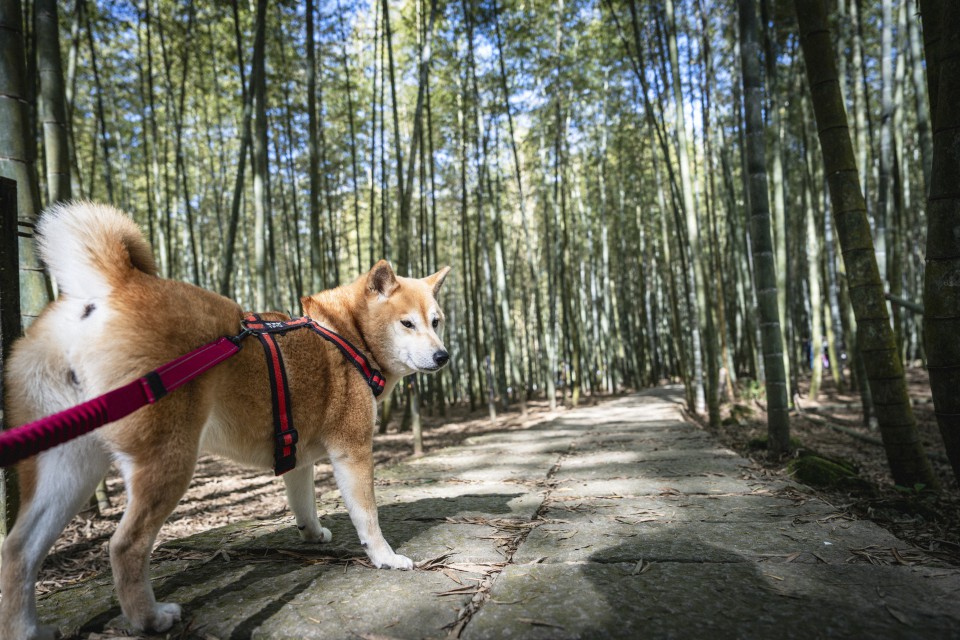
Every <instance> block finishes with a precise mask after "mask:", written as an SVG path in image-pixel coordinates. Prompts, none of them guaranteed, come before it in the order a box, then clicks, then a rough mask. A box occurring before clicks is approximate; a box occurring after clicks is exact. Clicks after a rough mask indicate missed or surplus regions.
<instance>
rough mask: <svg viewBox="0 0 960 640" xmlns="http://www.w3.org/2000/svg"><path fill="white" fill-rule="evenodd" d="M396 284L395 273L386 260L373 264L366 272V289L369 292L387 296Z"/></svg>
mask: <svg viewBox="0 0 960 640" xmlns="http://www.w3.org/2000/svg"><path fill="white" fill-rule="evenodd" d="M398 286H399V285H398V284H397V274H395V273H394V272H393V267H391V266H390V263H389V262H387V261H386V260H381V261H380V262H378V263H377V264H375V265H374V266H373V269H370V272H369V273H368V274H367V291H368V292H370V293H376V294H377V295H379V296H382V297H384V298H389V297H390V294H392V293H393V292H394V291H395V290H396V288H397V287H398Z"/></svg>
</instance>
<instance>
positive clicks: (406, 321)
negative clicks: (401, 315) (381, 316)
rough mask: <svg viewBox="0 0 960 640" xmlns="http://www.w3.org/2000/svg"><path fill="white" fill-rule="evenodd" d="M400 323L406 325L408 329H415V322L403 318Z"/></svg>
mask: <svg viewBox="0 0 960 640" xmlns="http://www.w3.org/2000/svg"><path fill="white" fill-rule="evenodd" d="M400 324H402V325H403V326H405V327H406V328H407V329H413V323H412V322H410V321H409V320H401V321H400Z"/></svg>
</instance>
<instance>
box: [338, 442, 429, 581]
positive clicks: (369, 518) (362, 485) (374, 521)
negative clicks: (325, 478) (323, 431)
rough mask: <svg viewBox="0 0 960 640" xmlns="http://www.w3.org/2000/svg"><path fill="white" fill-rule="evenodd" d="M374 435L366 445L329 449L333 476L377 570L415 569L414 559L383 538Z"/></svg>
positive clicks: (361, 540)
mask: <svg viewBox="0 0 960 640" xmlns="http://www.w3.org/2000/svg"><path fill="white" fill-rule="evenodd" d="M372 439H373V434H372V432H371V435H370V441H369V442H368V443H367V444H366V446H359V447H350V448H349V449H348V448H343V449H335V448H331V447H328V451H329V453H330V462H331V463H332V464H333V475H334V477H335V478H336V480H337V486H338V487H340V495H341V496H343V502H344V504H345V505H346V507H347V511H348V512H349V513H350V520H351V521H352V522H353V526H354V527H355V528H356V530H357V535H358V536H359V537H360V544H362V545H363V548H364V550H366V552H367V556H368V557H369V558H370V561H371V562H372V563H373V564H374V566H376V567H377V568H378V569H412V568H413V560H411V559H410V558H408V557H406V556H402V555H400V554H398V553H394V552H393V548H392V547H391V546H390V544H389V543H388V542H387V541H386V540H385V539H384V537H383V533H382V532H381V531H380V522H379V520H378V518H377V501H376V499H375V498H374V495H373V442H372Z"/></svg>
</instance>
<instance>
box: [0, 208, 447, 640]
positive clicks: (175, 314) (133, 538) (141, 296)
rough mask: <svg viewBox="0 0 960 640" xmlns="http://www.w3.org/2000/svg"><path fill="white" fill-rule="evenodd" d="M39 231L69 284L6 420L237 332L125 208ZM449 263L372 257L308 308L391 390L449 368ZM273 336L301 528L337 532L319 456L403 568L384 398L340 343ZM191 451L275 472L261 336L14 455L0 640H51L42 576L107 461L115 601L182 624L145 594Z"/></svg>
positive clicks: (21, 374)
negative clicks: (394, 544) (398, 264)
mask: <svg viewBox="0 0 960 640" xmlns="http://www.w3.org/2000/svg"><path fill="white" fill-rule="evenodd" d="M39 230H40V238H41V239H40V247H41V252H42V254H43V257H44V260H45V262H46V263H47V265H48V267H49V268H50V270H51V272H52V273H53V275H54V276H55V277H56V279H57V281H58V283H59V284H60V287H61V293H62V295H61V296H60V298H59V299H58V300H57V301H56V302H54V303H52V304H50V305H49V306H48V307H47V309H46V310H45V311H44V312H43V314H42V315H41V316H40V318H38V319H37V320H36V321H35V322H34V324H33V325H32V326H31V327H30V328H29V330H28V331H27V334H26V336H25V337H23V338H22V339H20V340H19V341H18V342H17V343H16V344H15V345H14V348H13V352H12V355H11V357H10V359H9V363H8V369H7V372H6V377H5V380H6V389H7V398H6V410H7V412H8V413H7V420H8V424H10V425H19V424H23V423H26V422H30V421H33V420H36V419H38V418H41V417H43V416H45V415H49V414H51V413H54V412H56V411H60V410H63V409H66V408H68V407H70V406H73V405H75V404H78V403H79V402H82V401H84V400H86V399H89V398H91V397H94V396H97V395H100V394H102V393H104V392H106V391H108V390H110V389H112V388H116V387H118V386H120V385H121V384H125V383H127V382H128V381H130V380H132V379H135V378H137V377H140V376H142V375H143V374H145V373H146V372H148V371H151V370H153V369H155V368H156V367H158V366H159V365H161V364H163V363H165V362H168V361H170V360H172V359H174V358H176V357H177V356H180V355H182V354H184V353H186V352H188V351H190V350H192V349H194V348H196V347H198V346H199V345H201V344H204V343H206V342H208V341H211V340H214V339H216V338H217V337H219V336H223V335H236V334H237V333H239V332H240V321H241V319H242V318H243V316H244V313H243V312H242V310H241V309H240V307H239V306H238V305H237V304H236V303H235V302H233V301H231V300H228V299H227V298H224V297H222V296H219V295H217V294H215V293H212V292H210V291H206V290H204V289H200V288H198V287H195V286H192V285H189V284H185V283H182V282H177V281H172V280H164V279H161V278H159V277H157V276H156V275H155V273H156V268H155V265H154V263H153V259H152V254H151V251H150V248H149V246H148V245H147V243H146V241H145V240H144V239H143V236H142V234H141V233H140V231H139V229H138V228H137V227H136V225H135V224H134V223H133V222H132V221H131V220H130V219H129V218H128V217H126V216H125V215H124V214H122V213H120V212H119V211H117V210H115V209H113V208H111V207H105V206H101V205H93V204H90V203H75V204H71V205H66V206H63V207H57V208H54V209H52V210H50V211H48V212H47V213H46V214H45V215H44V217H43V219H42V220H41V223H40V227H39ZM448 271H449V267H447V268H444V269H443V270H441V271H439V272H438V273H435V274H433V275H432V276H430V277H428V278H424V279H413V278H403V277H398V276H396V275H395V274H394V272H393V270H392V269H391V268H390V265H389V264H388V263H386V262H385V261H381V262H379V263H378V264H377V265H376V266H375V267H374V268H373V269H372V270H371V271H370V272H369V273H368V274H366V275H363V276H361V277H359V278H358V279H357V280H355V281H354V282H353V283H351V284H349V285H346V286H342V287H339V288H337V289H333V290H330V291H324V292H321V293H317V294H314V295H312V296H309V297H306V298H303V299H302V300H301V302H302V304H303V310H304V313H305V314H306V315H308V316H310V317H312V318H314V319H316V320H317V321H319V322H320V323H321V324H323V325H324V326H326V327H328V328H330V329H333V330H334V331H336V332H337V333H339V334H340V335H342V336H344V337H345V338H347V339H348V340H349V341H350V342H351V343H353V344H354V345H355V346H356V347H357V348H358V349H360V350H361V351H363V352H364V353H365V354H366V356H367V357H368V358H369V359H370V361H371V364H372V365H373V366H374V367H376V368H379V369H380V370H381V372H382V373H383V374H384V377H385V378H386V388H385V390H384V393H383V395H381V397H386V395H387V394H389V393H390V390H391V389H392V388H393V387H394V385H395V384H396V383H397V381H398V380H399V379H400V378H401V377H402V376H404V375H407V374H409V373H413V372H415V371H423V372H425V371H435V370H437V369H439V368H440V367H441V366H443V364H444V363H445V362H446V358H447V355H446V351H445V350H444V347H443V344H442V342H441V339H440V336H439V335H438V330H439V329H440V327H442V322H443V314H442V312H441V311H440V308H439V306H438V303H437V299H436V296H437V292H438V291H439V289H440V286H441V285H442V284H443V280H444V278H445V277H446V275H447V273H448ZM264 317H265V318H266V319H286V316H283V315H282V314H265V315H264ZM404 323H407V324H412V325H413V326H412V327H408V326H406V324H404ZM278 341H279V343H280V347H281V349H282V351H283V357H284V361H285V364H286V368H287V375H288V379H289V383H290V393H291V397H292V408H293V419H294V425H295V426H296V428H297V430H298V432H299V437H300V440H299V444H298V445H297V467H296V469H294V470H293V471H290V472H288V473H287V474H285V475H284V476H283V479H284V482H285V484H286V491H287V497H288V503H289V504H290V507H291V510H292V511H293V512H294V514H295V516H296V521H297V526H298V528H299V529H300V532H301V535H302V537H303V538H304V540H306V541H315V542H326V541H329V540H330V532H329V531H328V530H327V529H324V528H323V527H321V526H320V522H319V520H318V518H317V513H316V499H315V495H314V484H313V463H314V462H315V461H316V460H317V459H319V458H320V457H321V456H324V455H326V456H329V458H330V461H331V463H332V465H333V468H334V475H335V477H336V480H337V484H338V486H339V488H340V490H341V493H342V495H343V498H344V502H345V504H346V506H347V509H348V511H349V513H350V518H351V520H352V522H353V524H354V526H355V527H356V529H357V534H358V536H359V538H360V541H361V543H362V544H363V546H364V548H365V549H366V551H367V554H368V555H369V557H370V559H371V561H372V562H373V564H374V565H375V566H377V567H384V568H399V569H410V568H412V567H413V562H412V561H411V560H410V559H409V558H406V557H404V556H401V555H398V554H396V553H394V552H393V549H392V548H391V547H390V545H389V544H388V543H387V542H386V540H384V538H383V535H382V534H381V532H380V526H379V524H378V521H377V507H376V502H375V499H374V492H373V432H374V426H375V421H376V411H377V409H376V401H375V399H374V396H373V394H372V393H371V391H370V389H369V387H367V385H366V383H365V381H364V380H363V378H362V377H361V376H360V375H359V374H358V372H357V371H356V369H355V368H354V367H353V366H352V365H351V364H350V363H348V362H347V361H346V359H345V358H344V357H343V356H342V355H341V354H340V352H339V351H337V349H336V348H335V347H333V345H331V344H330V343H328V342H327V341H325V340H323V339H321V338H320V337H319V336H317V335H315V334H314V333H313V332H311V331H308V330H298V331H293V332H291V333H288V334H286V335H284V336H282V337H279V338H278ZM202 451H208V452H211V453H216V454H219V455H223V456H226V457H229V458H232V459H234V460H237V461H239V462H241V463H245V464H247V465H251V466H254V467H258V468H262V469H268V470H269V469H272V467H273V428H272V405H271V395H270V388H269V382H268V375H267V370H266V363H265V358H264V354H263V351H262V349H261V348H260V345H259V344H257V343H256V339H255V338H248V339H247V341H246V342H245V344H244V346H243V348H242V349H241V351H240V353H238V354H237V355H236V356H234V357H233V358H231V359H230V360H227V361H226V362H225V363H223V364H220V365H218V366H217V367H215V368H214V369H212V370H210V371H209V372H207V373H205V374H204V375H203V376H201V377H200V378H198V379H196V380H194V381H193V382H191V383H189V384H187V385H185V386H184V387H183V388H181V389H179V390H177V391H175V392H173V393H172V394H170V395H169V396H168V397H166V398H164V399H163V400H161V401H160V402H158V403H157V404H154V405H150V406H148V407H145V408H143V409H141V410H139V411H137V412H135V413H133V414H132V415H130V416H128V417H127V418H124V419H123V420H120V421H118V422H115V423H113V424H110V425H107V426H105V427H103V428H101V429H99V430H97V431H95V432H93V433H90V434H88V435H86V436H83V437H81V438H78V439H76V440H73V441H71V442H69V443H67V444H65V445H62V446H60V447H57V448H55V449H51V450H49V451H46V452H44V453H42V454H40V455H39V456H36V457H34V458H31V459H29V460H26V461H24V462H22V463H20V464H19V465H18V467H17V470H18V472H19V475H20V483H21V492H22V494H21V508H20V512H19V514H18V518H17V522H16V525H15V526H14V528H13V530H12V531H11V533H10V535H9V536H8V537H7V539H6V540H5V542H4V544H3V555H2V567H0V591H2V600H0V637H2V638H3V639H7V638H10V639H16V640H20V639H23V638H31V639H33V638H49V637H54V635H55V629H54V628H52V627H47V626H40V625H39V624H38V621H37V613H36V603H35V596H34V583H35V581H36V577H37V571H38V569H39V566H40V563H41V562H42V560H43V558H44V556H45V555H46V553H47V552H48V550H49V548H50V546H51V545H52V544H53V542H54V540H55V539H56V538H57V536H59V534H60V532H61V531H62V530H63V528H64V526H66V524H67V522H68V521H69V520H70V519H71V518H72V517H73V516H74V515H75V514H76V513H77V511H79V509H80V507H81V506H82V505H83V503H84V502H85V500H86V499H87V498H88V497H89V496H90V495H91V494H92V492H93V489H94V487H95V486H96V483H97V482H98V481H99V479H100V478H102V477H103V475H104V474H105V473H106V471H107V469H108V467H109V465H110V463H111V462H114V463H116V464H117V465H118V467H119V468H120V470H121V473H122V474H123V477H124V480H125V484H126V490H127V492H128V506H127V510H126V512H125V513H124V515H123V517H122V519H121V521H120V524H119V526H118V527H117V530H116V532H115V533H114V535H113V537H112V538H111V541H110V559H111V564H112V568H113V575H114V581H115V586H116V592H117V596H118V598H119V600H120V605H121V608H122V610H123V613H124V615H125V616H126V617H127V618H128V620H129V621H130V622H131V623H132V624H133V625H134V627H136V628H137V629H139V630H148V631H155V632H162V631H165V630H167V629H169V628H170V627H171V626H172V625H173V623H174V622H176V621H177V620H178V619H179V618H180V607H179V606H178V605H175V604H164V603H157V602H156V601H155V599H154V595H153V590H152V588H151V586H150V583H149V579H148V574H149V555H150V550H151V548H152V546H153V542H154V539H155V537H156V534H157V532H158V531H159V529H160V526H161V525H162V524H163V522H164V521H165V520H166V518H167V517H168V516H169V514H170V513H171V512H172V511H173V509H174V507H175V506H176V504H177V502H178V501H179V500H180V498H181V496H182V495H183V493H184V491H185V490H186V488H187V486H188V484H189V483H190V479H191V477H192V475H193V471H194V467H195V464H196V460H197V456H198V455H199V453H200V452H202Z"/></svg>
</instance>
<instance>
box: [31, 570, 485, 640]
mask: <svg viewBox="0 0 960 640" xmlns="http://www.w3.org/2000/svg"><path fill="white" fill-rule="evenodd" d="M173 564H176V567H175V568H176V570H175V571H169V569H171V568H173V567H168V566H167V565H173ZM165 570H166V571H165ZM154 573H155V574H160V576H159V577H156V578H155V579H154V580H153V585H154V590H155V591H156V594H157V598H158V599H159V600H160V601H165V602H177V603H179V604H181V606H182V607H183V613H184V622H185V623H186V624H183V623H181V625H178V627H177V628H178V629H179V631H178V632H177V633H176V634H175V635H174V636H172V637H177V638H190V639H194V638H196V639H201V638H203V639H208V638H211V637H213V638H271V639H278V638H291V639H292V638H298V639H312V638H317V639H320V638H352V637H398V638H421V637H430V636H433V637H442V636H443V635H444V632H443V630H442V627H443V626H444V625H447V624H451V623H453V622H454V621H456V619H457V612H458V610H459V609H460V608H462V607H463V606H464V605H465V604H466V603H467V602H468V601H469V600H470V598H471V597H472V594H470V593H463V594H451V595H444V596H440V595H438V594H443V593H447V592H449V591H451V590H452V589H461V588H462V587H463V584H458V583H457V582H454V581H453V580H452V579H451V578H450V577H448V576H447V575H444V574H443V573H440V572H437V571H378V570H375V569H368V568H365V567H360V566H347V565H344V564H343V563H339V564H338V563H324V564H312V565H311V564H304V563H302V562H296V561H294V560H290V561H286V562H284V561H278V560H276V559H274V560H261V561H257V560H252V559H250V558H249V557H247V558H243V559H235V560H230V561H224V560H223V559H222V558H220V557H217V558H215V559H214V560H212V561H210V562H207V563H205V564H201V563H193V564H192V565H189V566H185V565H184V563H182V562H181V563H161V564H160V565H159V566H157V567H154ZM164 573H167V574H169V575H166V576H165V575H163V574H164ZM463 575H464V579H462V582H463V583H464V584H466V585H469V584H471V582H470V580H469V574H463ZM71 601H72V602H71ZM39 608H40V612H41V616H44V614H45V613H46V612H47V611H50V610H55V611H56V615H57V618H58V620H59V622H60V628H61V631H62V632H64V633H65V635H67V636H70V635H72V634H75V633H77V632H78V631H82V632H86V631H97V632H99V631H100V630H109V631H110V634H109V635H110V637H115V636H116V635H117V634H120V636H123V635H124V632H129V625H128V624H127V622H126V621H125V620H124V618H123V617H122V616H121V615H120V608H119V605H118V604H117V602H116V599H115V598H114V597H113V595H112V584H111V581H110V580H109V579H108V578H101V579H98V580H95V581H88V582H86V583H84V586H83V589H82V590H81V589H76V588H74V589H66V590H63V591H60V592H58V593H56V594H54V595H52V596H50V597H47V598H42V599H41V600H40V606H39Z"/></svg>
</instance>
